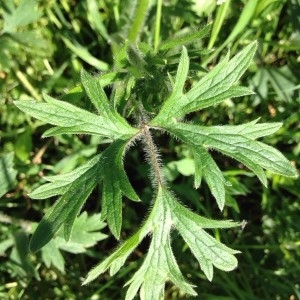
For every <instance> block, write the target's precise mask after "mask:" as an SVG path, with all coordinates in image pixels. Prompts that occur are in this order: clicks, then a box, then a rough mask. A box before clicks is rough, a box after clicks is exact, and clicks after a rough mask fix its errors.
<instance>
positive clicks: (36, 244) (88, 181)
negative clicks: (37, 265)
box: [30, 160, 101, 252]
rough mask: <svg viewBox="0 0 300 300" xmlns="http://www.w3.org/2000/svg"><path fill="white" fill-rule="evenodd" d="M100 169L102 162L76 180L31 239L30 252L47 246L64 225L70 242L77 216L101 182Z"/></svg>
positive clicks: (65, 233)
mask: <svg viewBox="0 0 300 300" xmlns="http://www.w3.org/2000/svg"><path fill="white" fill-rule="evenodd" d="M100 168H101V160H100V161H99V162H98V163H97V164H95V165H94V166H92V167H91V168H90V169H88V170H87V171H86V172H85V173H83V174H82V175H81V176H80V177H78V178H77V179H75V180H74V181H73V182H72V183H71V184H70V185H69V187H68V189H67V191H66V192H65V193H64V194H63V195H62V196H61V197H60V198H59V199H58V200H57V201H56V202H55V204H54V205H53V206H52V207H51V208H50V209H49V210H48V211H47V213H46V214H45V216H44V217H43V219H42V221H41V222H40V223H39V225H38V227H37V229H36V230H35V232H34V234H33V236H32V238H31V241H30V251H32V252H35V251H37V250H39V249H40V248H42V247H43V246H44V245H46V244H47V243H48V242H49V241H50V240H51V239H52V238H53V236H54V235H55V234H56V232H57V231H58V230H59V229H60V227H61V226H62V225H63V224H64V236H65V239H66V240H69V238H70V235H71V230H72V226H73V223H74V221H75V219H76V216H77V215H78V214H79V212H80V210H81V208H82V206H83V204H84V202H85V200H86V199H87V198H88V196H89V195H90V193H91V192H92V190H93V188H94V187H95V186H96V184H97V183H98V182H99V180H100V178H99V170H100Z"/></svg>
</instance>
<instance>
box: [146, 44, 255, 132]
mask: <svg viewBox="0 0 300 300" xmlns="http://www.w3.org/2000/svg"><path fill="white" fill-rule="evenodd" d="M256 47H257V43H256V42H253V43H251V44H249V45H248V46H247V47H245V48H244V49H243V50H242V51H241V52H240V53H238V54H237V55H235V56H234V57H233V58H232V59H231V60H229V54H227V55H226V57H225V58H224V59H223V61H221V62H220V63H219V64H218V65H217V66H216V67H215V68H214V69H213V70H212V71H210V72H209V73H207V74H206V75H204V76H203V77H202V79H201V80H200V81H199V82H198V83H197V84H195V86H194V87H192V89H191V90H189V91H188V92H187V93H186V94H183V91H182V90H179V88H178V89H176V90H173V92H172V94H171V95H170V97H169V98H168V99H167V100H166V101H165V103H164V104H163V106H162V108H161V110H160V112H159V113H158V115H157V116H156V117H155V118H154V119H153V120H152V121H151V124H152V125H154V126H159V125H163V124H166V122H167V121H168V120H170V119H172V118H181V117H183V116H184V115H186V114H188V113H191V112H193V111H197V110H200V109H203V108H205V107H208V106H211V105H214V104H218V103H220V102H222V101H224V100H225V99H227V98H231V97H240V96H244V95H249V94H252V93H253V92H252V91H251V90H250V89H248V88H245V87H239V86H233V85H234V83H236V82H237V80H238V79H239V78H240V77H241V76H242V75H243V73H244V72H245V71H246V69H247V68H248V66H249V65H250V62H251V60H252V58H253V56H254V53H255V50H256ZM183 60H184V61H188V57H187V56H186V53H185V50H184V49H183V51H182V54H181V61H183ZM181 61H180V62H181ZM186 65H188V64H187V63H186V64H182V63H180V64H179V66H178V70H177V74H182V73H183V74H186V68H187V66H186ZM181 80H182V79H181Z"/></svg>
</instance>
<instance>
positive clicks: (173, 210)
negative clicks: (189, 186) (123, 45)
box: [15, 42, 297, 300]
mask: <svg viewBox="0 0 300 300" xmlns="http://www.w3.org/2000/svg"><path fill="white" fill-rule="evenodd" d="M166 45H167V44H166ZM256 47H257V43H256V42H252V43H251V44H249V45H247V46H246V47H245V48H244V49H243V50H242V51H241V52H239V53H238V54H237V55H235V56H234V57H233V58H231V59H229V53H228V54H227V55H226V56H225V58H224V59H223V60H222V61H221V62H220V63H219V64H218V65H216V66H215V67H214V68H213V69H212V70H211V71H210V72H208V73H207V74H205V75H204V76H203V77H202V78H201V79H200V80H199V81H198V82H197V83H196V84H194V85H193V86H192V87H191V88H190V89H188V90H185V88H186V86H185V83H186V80H187V77H188V71H189V55H188V51H187V49H186V48H185V47H182V51H181V56H180V59H179V64H178V68H177V73H176V76H175V78H174V79H173V77H172V76H171V75H170V74H168V75H169V80H170V82H171V86H172V91H171V93H170V94H169V96H168V97H167V99H166V100H165V101H163V103H162V104H161V106H160V108H159V109H158V112H157V113H156V115H155V116H154V117H152V118H150V117H149V116H145V113H142V117H137V118H140V122H139V124H138V125H135V126H133V125H131V124H129V122H128V121H127V120H126V119H125V118H124V117H122V116H121V114H119V112H118V105H116V103H118V99H110V100H109V99H108V98H107V95H106V93H105V92H104V90H103V87H104V86H105V85H106V84H108V82H109V80H108V79H107V78H108V77H107V75H106V74H103V75H100V76H96V77H94V76H91V75H90V74H89V73H87V72H86V71H84V70H83V71H82V73H81V84H82V87H83V89H84V93H85V94H86V95H87V96H88V98H89V99H90V101H91V102H92V104H93V106H94V107H95V109H96V110H97V113H92V112H89V111H87V110H84V109H81V108H78V107H76V106H74V105H72V104H70V103H67V102H64V101H60V100H57V99H54V98H52V97H50V96H48V95H44V100H45V101H44V102H37V101H16V102H15V104H16V106H17V107H19V108H20V109H21V110H22V111H24V112H25V113H27V114H29V115H31V116H32V117H35V118H37V119H39V120H42V121H44V122H47V123H50V124H52V125H54V126H55V127H53V128H51V129H49V130H47V131H46V132H45V133H44V135H43V136H44V137H50V136H56V135H60V134H91V135H97V136H100V137H103V138H107V139H109V140H110V141H111V143H110V145H109V146H107V148H106V149H105V150H104V151H103V152H101V153H99V154H97V155H95V156H94V157H93V158H92V159H90V160H89V161H88V162H86V163H85V164H84V165H82V166H80V167H77V168H76V169H75V170H73V171H71V172H69V173H66V174H60V175H55V176H47V177H45V179H46V180H47V181H48V183H46V184H44V185H42V186H40V187H39V188H37V189H36V190H35V191H33V192H32V193H31V194H30V197H32V198H33V199H45V198H49V197H53V196H59V198H58V200H57V201H56V202H55V204H54V205H53V206H52V207H51V208H50V209H49V210H48V211H47V213H46V214H45V216H44V218H43V219H42V220H41V222H40V223H39V225H38V227H37V229H36V231H35V232H34V234H33V236H32V238H31V242H30V250H31V251H32V252H35V251H37V250H39V249H40V248H42V247H43V246H44V245H46V244H47V243H48V242H49V241H50V240H51V239H52V238H53V237H54V235H55V234H56V232H57V231H58V230H59V229H60V228H61V227H62V226H63V228H64V237H65V239H66V240H68V239H69V238H70V236H71V234H72V226H73V224H74V221H75V219H76V218H77V216H78V215H79V213H80V211H81V209H82V207H83V205H84V203H85V201H86V200H87V198H88V197H89V195H90V194H91V192H92V190H93V189H94V188H95V186H96V185H97V184H99V183H101V185H102V197H101V207H102V211H101V218H102V220H105V221H106V222H107V224H108V227H109V229H110V231H111V233H112V234H113V235H114V236H115V238H116V239H119V238H120V233H121V227H122V197H123V196H125V197H127V198H129V199H130V200H132V201H142V200H143V199H139V196H138V195H137V193H136V191H135V190H134V188H133V187H132V185H131V183H130V180H129V178H128V177H127V174H126V172H125V170H124V165H123V160H124V156H125V152H128V151H130V149H131V147H132V146H133V145H134V144H135V142H136V141H142V142H143V144H144V151H145V152H146V157H147V161H148V163H149V165H150V167H151V179H152V182H153V187H152V188H153V194H154V197H153V205H152V207H151V210H150V213H149V215H148V217H147V218H146V220H145V222H144V224H143V225H142V226H141V228H140V229H139V230H138V231H137V232H136V233H134V234H133V235H132V236H131V237H130V238H129V239H128V240H126V241H124V242H123V243H122V244H121V245H120V246H119V247H118V248H117V249H116V250H115V251H114V252H113V253H112V254H111V255H110V256H108V257H107V258H106V259H105V260H104V261H102V262H100V263H99V264H98V265H97V266H96V267H95V268H93V269H92V270H91V271H90V272H89V273H88V275H87V277H86V279H85V280H84V282H83V284H88V283H89V282H91V281H92V280H95V279H96V278H97V277H98V276H99V275H100V274H102V273H104V272H105V271H107V270H109V272H110V275H111V276H113V275H114V274H116V273H117V272H118V271H119V270H120V268H121V267H122V266H123V265H124V264H125V262H126V259H127V258H128V256H129V255H130V254H131V253H132V252H133V251H134V249H135V248H136V247H137V246H138V245H139V243H140V242H141V241H142V240H143V239H144V238H145V237H146V236H150V237H151V242H150V245H149V249H148V253H147V254H146V256H145V258H144V261H143V263H142V265H141V266H140V268H139V269H138V270H137V271H136V273H135V274H134V275H133V277H132V278H131V279H130V280H129V281H128V282H127V283H126V286H128V290H127V294H126V300H130V299H133V298H134V297H135V295H136V294H137V293H139V294H140V297H141V299H148V300H150V299H151V300H158V299H161V298H162V297H163V295H164V288H165V283H166V282H167V281H171V282H172V283H173V284H174V285H176V286H177V287H178V288H179V289H181V290H182V291H183V292H185V293H187V294H189V295H194V296H195V295H196V291H195V289H194V286H193V285H192V284H191V283H189V282H188V281H187V280H186V279H185V278H184V275H183V274H182V273H181V271H180V268H179V266H178V264H177V262H176V259H175V256H174V254H173V252H172V248H171V235H172V231H175V230H176V231H177V232H178V233H179V234H180V235H181V236H182V238H183V240H184V242H185V243H186V244H187V246H188V247H189V248H190V250H191V252H192V253H193V255H194V256H195V258H196V259H197V261H198V262H199V265H200V267H201V269H202V271H203V272H204V274H205V275H206V277H207V279H208V280H212V279H213V267H216V268H218V269H221V270H224V271H231V270H233V269H235V268H236V267H237V265H238V261H237V259H236V257H235V254H237V253H238V252H239V251H236V250H233V249H231V248H229V247H228V246H226V245H224V244H222V243H221V242H220V241H219V240H217V239H215V238H214V237H213V236H212V235H210V234H208V233H207V232H206V229H214V228H220V229H225V228H231V227H235V226H242V223H239V222H233V221H231V220H224V221H223V220H212V219H209V218H205V217H203V216H200V215H197V214H196V213H194V212H192V211H191V210H189V209H188V208H187V207H186V206H184V205H182V204H181V203H180V201H179V200H178V199H177V196H176V195H175V193H174V192H173V191H171V190H170V188H169V187H168V184H167V182H166V180H165V179H164V175H163V172H162V162H161V160H162V161H163V157H161V156H160V152H159V148H158V147H157V145H156V144H155V143H154V141H153V138H152V132H153V131H158V132H160V133H161V134H169V135H171V136H173V137H175V138H176V139H178V140H179V141H181V142H182V143H184V144H186V145H187V146H188V147H189V149H190V151H191V153H192V154H193V159H194V163H195V174H194V186H195V188H199V187H200V185H201V180H202V178H203V179H204V180H205V181H206V183H207V185H208V187H209V189H210V191H211V193H212V195H213V196H214V198H215V199H216V202H217V204H218V207H219V209H220V210H223V208H224V205H225V186H226V181H225V178H224V176H223V174H222V172H221V170H220V169H219V167H218V165H217V164H216V162H215V161H214V159H213V156H212V155H211V153H210V149H214V150H217V151H219V152H221V153H222V154H224V155H226V156H229V157H231V158H234V159H235V160H237V161H239V162H240V163H242V164H243V165H244V166H246V167H247V168H248V169H250V170H251V171H252V172H253V173H254V174H255V175H256V176H257V177H258V178H259V180H260V181H261V183H262V184H263V185H264V186H267V177H266V174H265V170H269V171H271V172H273V173H276V174H280V175H284V176H290V177H296V176H297V171H296V169H295V168H294V167H293V165H292V164H291V163H290V162H289V161H288V160H287V159H286V158H285V157H284V156H283V155H282V154H281V153H280V152H279V151H278V150H276V149H275V148H273V147H270V146H268V145H266V144H264V143H262V142H260V141H257V139H258V138H261V137H264V136H267V135H270V134H272V133H274V132H275V131H277V130H278V129H279V128H280V126H281V124H280V123H258V120H254V121H251V122H248V123H245V124H241V125H236V126H232V125H223V126H201V125H196V124H191V123H189V122H187V121H183V118H184V117H185V116H186V115H187V114H190V113H192V112H196V111H199V110H201V109H205V108H206V107H209V106H212V105H216V104H219V103H221V102H222V101H224V100H226V99H228V98H234V97H240V96H245V95H249V94H252V93H253V92H252V91H251V90H250V89H249V88H246V87H240V86H236V85H234V84H235V83H236V82H237V81H238V80H239V78H240V77H241V76H242V75H243V73H244V72H245V71H246V69H247V68H248V66H249V65H250V63H251V61H252V58H253V56H254V54H255V51H256ZM128 49H131V50H128ZM128 49H127V54H128V60H129V63H130V64H131V66H133V67H135V66H137V65H139V64H140V65H141V68H140V69H141V70H142V71H141V72H142V73H144V74H146V75H147V76H144V80H147V78H151V80H153V76H152V75H151V74H148V73H149V70H147V65H146V64H147V62H146V61H145V60H144V59H143V58H142V57H140V56H139V55H138V53H135V52H134V50H135V49H136V48H130V46H129V47H128ZM130 55H131V57H130ZM135 55H136V56H135ZM132 57H135V58H136V59H132ZM143 68H144V69H145V72H144V71H143ZM166 75H167V74H166ZM127 82H128V83H129V82H130V81H127ZM109 83H112V82H109ZM145 86H146V85H145ZM133 89H134V83H132V89H129V92H130V91H132V90H133ZM127 92H128V91H127ZM145 92H147V91H145ZM117 96H118V93H114V94H113V97H117ZM138 100H139V99H138ZM140 105H141V110H143V107H142V99H140Z"/></svg>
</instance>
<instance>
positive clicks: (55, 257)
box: [42, 239, 65, 274]
mask: <svg viewBox="0 0 300 300" xmlns="http://www.w3.org/2000/svg"><path fill="white" fill-rule="evenodd" d="M42 260H43V262H44V263H45V265H46V267H47V268H50V267H51V265H53V266H54V267H56V268H57V269H58V270H59V271H60V272H62V273H63V274H64V273H65V259H64V257H63V256H62V254H61V252H60V251H59V248H58V247H57V245H56V239H53V240H51V241H50V242H49V243H48V244H47V245H46V246H45V247H43V248H42Z"/></svg>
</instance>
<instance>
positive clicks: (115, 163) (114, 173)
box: [102, 140, 139, 239]
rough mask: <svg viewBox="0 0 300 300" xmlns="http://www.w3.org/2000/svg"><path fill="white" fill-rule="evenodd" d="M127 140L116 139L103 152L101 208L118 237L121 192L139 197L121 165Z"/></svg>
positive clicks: (120, 222) (135, 198) (120, 223)
mask: <svg viewBox="0 0 300 300" xmlns="http://www.w3.org/2000/svg"><path fill="white" fill-rule="evenodd" d="M126 144H127V142H126V141H125V142H124V141H122V140H117V141H115V142H114V143H112V144H111V145H110V146H109V147H108V148H107V149H106V150H105V151H104V152H103V156H104V157H105V158H106V160H105V163H104V164H103V169H102V174H103V175H102V176H103V193H102V210H103V213H104V217H106V218H107V224H108V227H109V229H110V230H111V232H112V233H113V235H114V236H115V237H116V238H117V239H119V237H120V232H121V225H122V193H124V195H125V196H127V197H128V198H129V199H131V200H133V201H139V197H138V195H137V194H136V192H135V191H134V189H133V188H132V186H131V184H130V182H129V180H128V177H127V175H126V173H125V170H124V166H123V156H124V151H125V147H126Z"/></svg>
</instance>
